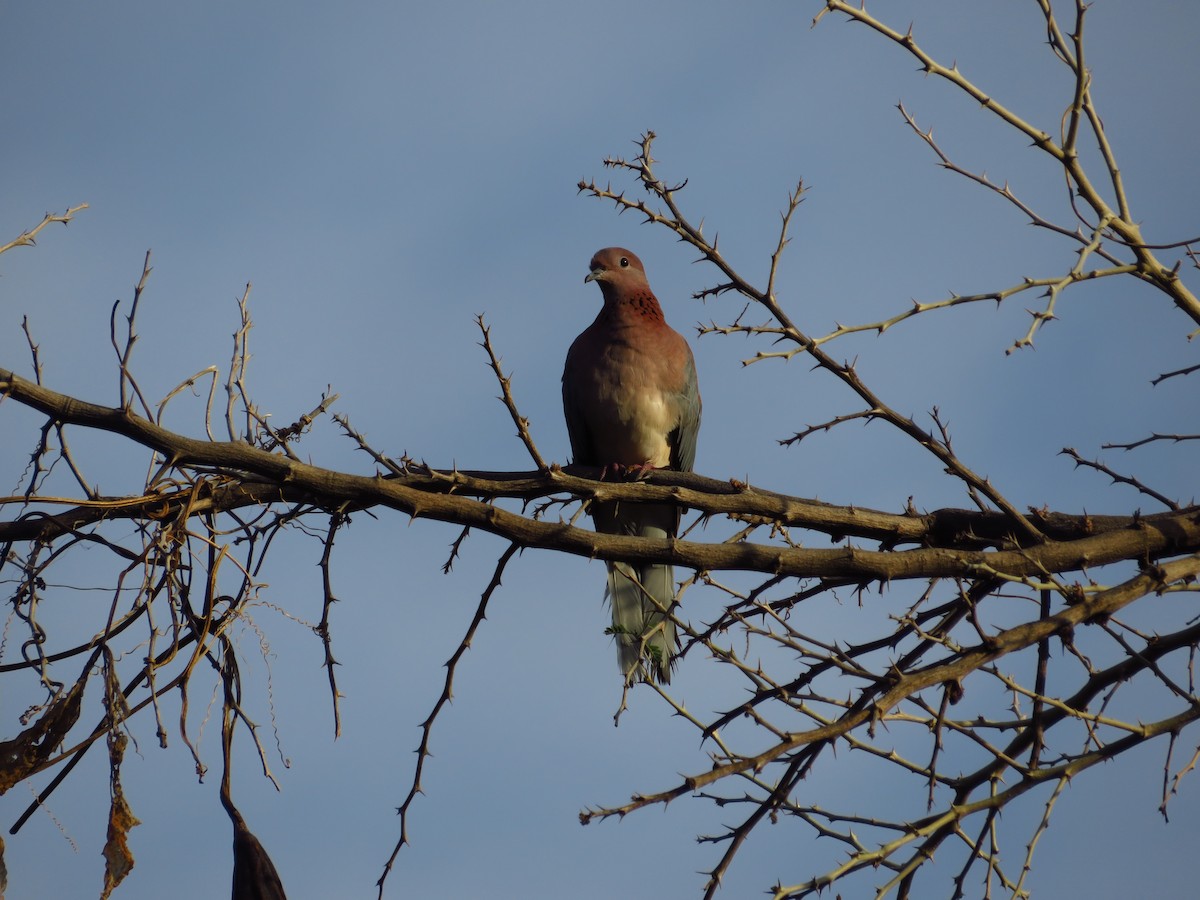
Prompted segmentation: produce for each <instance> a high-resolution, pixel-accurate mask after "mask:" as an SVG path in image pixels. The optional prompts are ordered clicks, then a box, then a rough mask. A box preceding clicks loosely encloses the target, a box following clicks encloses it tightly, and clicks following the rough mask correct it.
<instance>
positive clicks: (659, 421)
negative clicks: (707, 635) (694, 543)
mask: <svg viewBox="0 0 1200 900" xmlns="http://www.w3.org/2000/svg"><path fill="white" fill-rule="evenodd" d="M590 269H591V271H590V273H589V274H588V276H587V277H586V278H585V279H584V281H585V282H587V281H594V282H596V283H597V284H598V285H600V291H601V292H602V293H603V294H604V307H603V309H601V310H600V314H599V315H598V316H596V321H594V322H593V323H592V324H591V325H589V326H588V327H587V329H586V330H585V331H584V332H583V333H582V334H581V335H579V337H577V338H576V339H575V342H574V343H573V344H571V349H570V350H569V351H568V352H567V364H566V368H565V369H564V371H563V410H564V412H565V413H566V419H567V432H568V434H569V435H570V438H571V453H572V456H573V458H574V462H575V463H576V464H578V465H587V466H602V467H603V468H604V470H605V471H606V472H608V471H613V470H622V469H626V470H628V469H632V470H634V471H637V470H643V471H644V470H645V469H649V468H671V469H675V470H677V471H680V472H690V471H691V470H692V464H693V462H694V461H695V458H696V433H697V432H698V431H699V429H700V392H699V391H698V389H697V386H696V364H695V362H694V360H693V359H692V351H691V348H689V347H688V345H687V341H685V340H684V339H683V338H682V337H680V335H679V334H678V333H676V332H675V331H673V330H672V329H671V327H670V326H669V325H667V323H666V320H665V319H664V318H663V312H662V308H661V307H660V306H659V305H658V300H657V299H656V298H655V296H654V293H653V292H652V291H651V290H650V285H649V283H647V281H646V271H645V269H643V268H642V261H641V260H640V259H638V258H637V257H636V256H634V255H633V254H632V253H630V252H629V251H628V250H623V249H621V248H620V247H609V248H608V249H606V250H601V251H600V252H599V253H597V254H596V255H595V256H593V257H592V262H591V266H590ZM591 514H592V519H593V520H594V521H595V524H596V530H597V531H599V532H602V533H604V534H618V535H634V536H640V537H653V538H659V539H668V538H673V537H675V535H676V532H677V530H678V527H679V516H680V510H679V508H678V507H677V506H674V505H671V504H663V503H625V504H617V503H593V504H592V506H591ZM607 596H608V599H609V601H610V602H611V604H612V614H613V628H612V632H613V634H614V635H615V636H616V641H617V653H618V663H619V665H620V667H621V672H622V674H624V676H625V678H626V681H627V682H633V681H636V680H641V681H650V680H657V681H659V682H661V683H664V684H665V683H667V682H669V681H670V680H671V664H672V661H673V660H672V657H673V655H674V653H675V650H676V648H677V646H678V642H677V639H676V636H675V625H674V623H672V621H671V619H670V616H669V612H670V610H671V606H672V603H673V602H674V599H675V583H674V581H673V577H672V571H671V566H669V565H662V564H659V563H641V564H638V563H623V562H610V563H608V591H607Z"/></svg>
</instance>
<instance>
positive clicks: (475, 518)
mask: <svg viewBox="0 0 1200 900" xmlns="http://www.w3.org/2000/svg"><path fill="white" fill-rule="evenodd" d="M0 392H2V393H4V394H5V395H7V396H8V397H9V398H11V399H12V400H15V401H17V402H19V403H22V404H24V405H26V406H29V407H31V408H33V409H36V410H38V411H40V412H42V413H44V414H45V415H47V416H49V417H50V418H51V419H53V420H54V421H55V422H57V423H60V424H69V425H76V426H81V427H87V428H95V429H100V430H103V431H108V432H111V433H114V434H119V435H122V436H124V437H126V438H128V439H130V440H131V441H134V442H136V443H138V444H140V445H142V446H145V447H148V448H150V449H153V450H155V451H157V452H158V453H160V454H162V456H163V457H164V458H165V459H166V460H167V461H168V462H169V463H170V464H172V465H174V466H179V467H187V466H191V467H203V468H208V469H212V470H214V471H215V472H217V473H219V475H221V476H223V477H224V478H226V479H229V480H228V481H226V482H224V483H221V482H218V484H217V486H216V487H215V488H214V487H209V486H205V485H201V486H200V488H198V489H196V490H189V491H185V492H183V493H182V494H180V495H178V496H177V497H176V498H175V502H178V503H181V504H182V503H185V502H186V503H188V504H191V505H192V508H193V509H195V510H197V511H214V510H215V509H217V508H219V504H220V503H221V502H224V503H228V504H231V505H246V504H249V503H262V502H270V501H272V500H279V501H285V502H302V503H311V504H314V505H318V506H321V507H323V508H327V509H341V510H348V509H355V508H370V507H373V506H385V507H390V508H392V509H396V510H399V511H401V512H404V513H407V514H409V515H411V516H413V517H422V518H430V519H436V520H439V521H444V522H451V523H454V524H457V525H463V526H467V527H471V528H478V529H480V530H483V531H487V532H490V533H493V534H496V535H499V536H501V537H504V538H506V539H507V540H510V541H512V542H514V543H516V544H518V545H520V546H522V547H534V548H542V549H550V550H558V551H562V552H566V553H572V554H575V555H578V556H585V557H594V558H600V559H606V560H626V561H660V562H671V563H674V564H677V565H681V566H685V567H688V568H691V569H696V570H701V571H717V570H735V569H736V570H747V571H757V572H770V573H775V574H780V575H786V576H792V577H837V578H847V579H855V580H862V581H874V580H891V579H904V578H929V577H964V578H972V577H976V576H978V575H979V574H981V573H985V572H996V573H1001V574H1004V575H1008V576H1013V577H1022V576H1039V575H1042V574H1045V573H1048V572H1066V571H1074V570H1079V569H1081V568H1085V567H1088V566H1099V565H1104V564H1107V563H1112V562H1116V561H1118V560H1123V559H1134V560H1147V559H1153V558H1157V557H1161V556H1168V555H1174V554H1179V553H1184V552H1189V551H1194V550H1197V549H1200V509H1197V508H1192V509H1189V510H1183V511H1180V512H1178V513H1171V514H1164V515H1159V516H1154V517H1144V518H1139V517H1136V516H1135V517H1131V518H1128V519H1120V518H1113V519H1109V520H1104V521H1103V523H1102V524H1103V525H1104V526H1105V530H1096V522H1097V521H1098V520H1097V519H1095V518H1072V517H1066V516H1061V517H1056V516H1049V515H1046V516H1043V518H1045V519H1046V520H1047V521H1058V522H1059V524H1060V526H1061V527H1063V528H1065V529H1066V531H1067V532H1068V533H1071V534H1072V535H1074V536H1073V539H1069V540H1048V541H1046V542H1044V543H1042V544H1038V545H1036V546H1029V547H1015V548H1013V549H998V550H984V549H978V548H979V547H980V545H981V544H984V543H986V540H981V539H980V534H986V533H987V531H988V530H989V529H991V530H993V531H994V530H995V528H996V526H997V525H998V524H999V523H1000V522H1001V519H1000V517H999V516H998V515H997V516H996V517H989V516H987V515H985V514H972V513H968V512H966V511H962V510H947V511H942V512H940V513H933V514H930V516H919V515H911V516H909V515H896V514H889V513H881V512H876V511H871V510H860V509H856V508H854V507H837V506H830V505H827V504H822V503H818V502H815V501H810V500H800V499H797V498H790V497H785V496H783V495H779V494H772V493H770V492H765V491H760V490H757V489H753V488H750V487H748V486H745V485H741V484H734V483H723V482H715V481H712V480H709V479H701V478H697V477H695V476H682V475H679V474H676V473H655V474H654V475H653V476H651V483H648V484H643V483H635V484H630V483H609V482H598V481H594V480H591V479H587V478H582V477H580V476H579V475H575V474H570V473H568V472H567V471H564V470H561V469H552V470H551V471H550V472H549V473H546V474H537V473H530V474H524V473H518V474H517V475H515V476H504V477H493V478H490V479H489V478H487V477H485V475H486V473H484V475H478V474H476V475H473V474H470V473H458V472H451V473H439V472H436V471H428V472H425V473H420V474H413V475H405V476H401V477H392V478H389V477H384V476H383V475H353V474H348V473H344V472H336V471H333V470H330V469H323V468H320V467H318V466H313V465H310V464H307V463H304V462H301V461H300V460H298V459H293V458H289V457H287V456H285V455H283V454H281V453H270V452H267V451H265V450H260V449H258V448H256V447H253V446H250V445H249V444H245V443H240V442H222V441H209V440H198V439H195V438H189V437H186V436H184V435H180V434H176V433H174V432H172V431H169V430H167V429H165V428H162V427H161V426H159V425H156V424H154V423H153V422H151V421H149V420H147V419H145V418H142V417H141V416H138V415H135V414H134V413H133V412H131V411H130V410H124V409H115V408H112V407H106V406H100V405H97V404H93V403H87V402H84V401H80V400H76V399H75V398H72V397H68V396H66V395H64V394H59V393H57V392H55V391H52V390H49V389H47V388H45V387H43V386H41V385H38V384H36V383H34V382H31V381H28V380H26V379H23V378H21V377H19V376H17V375H14V374H13V373H11V372H8V371H6V370H3V369H0ZM662 481H670V482H672V483H670V484H665V483H655V482H662ZM691 484H695V485H696V486H695V487H692V486H684V485H691ZM714 486H715V487H717V488H719V489H718V490H715V491H713V492H711V493H710V492H708V491H706V490H704V489H703V488H708V487H714ZM563 492H565V493H568V494H572V495H574V496H576V497H581V498H591V499H596V500H619V501H625V502H637V501H661V500H671V501H674V502H677V503H679V504H681V505H683V506H687V507H692V508H695V509H699V510H702V511H704V512H706V513H711V514H725V515H734V516H743V517H746V516H751V517H753V516H757V517H761V518H762V520H763V521H764V524H765V523H770V522H776V521H779V522H784V523H786V524H789V525H791V524H795V525H799V526H802V527H810V528H814V529H816V530H820V531H823V532H825V533H828V534H831V535H835V536H842V535H855V536H859V537H864V538H869V539H874V540H878V541H881V542H883V543H884V544H885V545H888V546H892V545H895V544H897V543H904V542H909V543H921V544H930V543H931V542H932V540H933V538H935V537H936V538H939V539H941V540H944V542H945V544H946V545H945V546H920V547H918V548H917V549H912V550H903V551H892V550H867V549H860V548H857V547H838V548H833V549H807V548H793V547H784V546H775V545H767V544H758V543H752V542H743V543H716V544H711V543H698V542H693V541H684V540H673V541H667V540H649V539H645V538H633V537H624V536H615V535H602V534H597V533H595V532H593V531H590V530H588V529H583V528H577V527H574V526H572V525H570V524H568V523H566V522H562V521H558V522H548V521H542V520H538V519H535V518H532V517H529V516H524V515H521V514H518V513H515V512H511V511H509V510H506V509H504V508H502V507H499V506H497V505H495V504H494V503H492V502H490V501H491V500H493V499H495V498H498V497H532V496H545V495H549V494H555V493H563ZM468 494H475V496H474V497H472V496H467V495H468ZM477 497H478V498H482V499H476V498H477ZM165 499H167V498H165V497H163V496H159V495H154V496H150V497H145V498H142V502H144V503H145V507H144V510H145V511H144V514H145V515H147V516H150V517H154V516H155V515H158V516H163V515H165V514H166V512H167V510H166V509H165V508H164V506H163V503H164V500H165ZM136 504H137V501H136V500H135V501H133V502H132V504H129V503H123V502H122V503H113V504H111V505H108V506H107V507H105V506H104V505H103V504H100V505H97V506H96V507H95V509H96V511H95V512H89V507H88V506H81V507H79V508H77V509H75V510H72V511H71V512H70V513H67V514H62V515H60V516H57V517H45V518H43V517H41V515H40V514H34V516H35V517H36V518H34V519H33V520H32V521H31V517H28V516H27V517H26V519H25V520H24V521H21V522H14V523H7V524H0V539H5V540H14V539H20V536H19V535H22V534H23V535H26V536H29V537H34V536H40V537H43V538H45V537H46V536H48V532H47V531H46V530H45V529H47V528H49V529H50V531H53V530H54V529H56V528H69V527H75V528H77V527H80V523H81V520H86V519H87V518H89V517H94V518H95V520H98V519H101V518H104V517H106V516H121V515H122V514H129V513H131V512H132V511H133V510H135V509H136V508H137V506H136ZM197 504H200V505H199V506H197ZM214 504H216V505H214ZM226 508H230V507H226ZM1072 521H1074V522H1075V523H1076V524H1075V525H1074V527H1069V525H1070V523H1071V522H1072ZM947 523H953V524H952V526H950V527H947ZM1001 527H1003V526H1001ZM33 529H42V530H41V531H39V532H38V534H37V535H33V534H30V533H29V531H30V530H33ZM955 535H957V537H955ZM992 540H995V541H998V542H999V541H1000V540H1001V538H1000V536H998V535H993V537H992ZM1008 546H1009V547H1012V546H1013V545H1012V543H1011V542H1009V543H1008Z"/></svg>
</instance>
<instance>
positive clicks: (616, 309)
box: [601, 288, 666, 323]
mask: <svg viewBox="0 0 1200 900" xmlns="http://www.w3.org/2000/svg"><path fill="white" fill-rule="evenodd" d="M601 315H602V316H603V317H604V318H606V319H609V320H610V321H612V322H614V323H626V322H628V323H638V322H640V323H646V322H665V321H666V319H665V318H664V317H663V311H662V307H661V306H659V305H658V298H657V297H655V296H654V293H653V292H652V291H651V290H650V289H649V288H644V289H642V290H635V291H622V292H621V293H619V294H618V293H616V292H613V294H611V295H609V294H605V296H604V310H603V312H602V313H601Z"/></svg>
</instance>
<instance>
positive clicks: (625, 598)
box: [607, 562, 679, 684]
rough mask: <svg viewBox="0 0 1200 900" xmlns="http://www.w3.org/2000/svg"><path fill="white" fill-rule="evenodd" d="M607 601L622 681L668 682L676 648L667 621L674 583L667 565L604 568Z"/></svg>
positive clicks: (671, 626)
mask: <svg viewBox="0 0 1200 900" xmlns="http://www.w3.org/2000/svg"><path fill="white" fill-rule="evenodd" d="M607 596H608V601H609V603H611V604H612V617H613V627H612V634H613V635H614V636H615V638H616V641H617V662H618V664H619V665H620V667H621V672H622V674H623V675H624V676H625V679H626V681H628V682H630V683H632V682H634V681H657V682H658V683H659V684H670V682H671V666H672V664H673V663H674V659H675V650H676V648H677V647H678V646H679V643H678V639H677V637H676V634H675V623H674V621H672V619H671V616H670V613H671V605H672V604H673V603H674V601H675V582H674V576H673V572H672V570H671V566H667V565H661V564H657V563H650V564H646V565H631V564H629V563H623V562H614V563H609V564H608V591H607Z"/></svg>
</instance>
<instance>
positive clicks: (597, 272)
mask: <svg viewBox="0 0 1200 900" xmlns="http://www.w3.org/2000/svg"><path fill="white" fill-rule="evenodd" d="M603 274H604V269H603V268H602V267H600V266H596V268H594V269H592V271H590V272H588V273H587V277H586V278H584V279H583V283H584V284H587V283H588V282H589V281H596V280H597V279H599V278H600V276H601V275H603Z"/></svg>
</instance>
